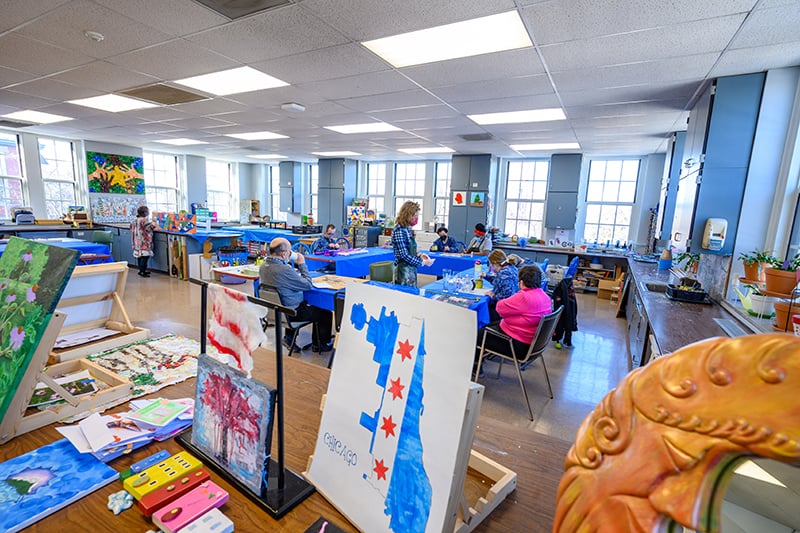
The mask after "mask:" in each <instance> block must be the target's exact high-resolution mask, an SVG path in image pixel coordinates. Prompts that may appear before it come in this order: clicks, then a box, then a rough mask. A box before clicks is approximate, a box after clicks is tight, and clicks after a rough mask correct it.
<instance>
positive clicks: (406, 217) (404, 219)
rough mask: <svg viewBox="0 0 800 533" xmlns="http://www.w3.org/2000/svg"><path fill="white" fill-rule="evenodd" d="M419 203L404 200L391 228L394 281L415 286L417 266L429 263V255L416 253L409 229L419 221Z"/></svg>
mask: <svg viewBox="0 0 800 533" xmlns="http://www.w3.org/2000/svg"><path fill="white" fill-rule="evenodd" d="M419 209H420V208H419V204H418V203H416V202H412V201H411V200H409V201H407V202H405V203H404V204H403V205H402V207H400V211H399V212H398V213H397V218H396V220H395V227H394V230H392V248H393V249H394V283H395V284H397V285H410V286H412V287H416V286H417V268H419V267H421V266H423V265H425V266H428V265H430V264H431V263H432V262H433V261H431V259H430V257H428V256H427V255H425V254H419V253H417V241H416V240H415V239H414V232H413V231H412V230H411V228H412V227H414V226H415V225H416V224H417V222H418V221H419Z"/></svg>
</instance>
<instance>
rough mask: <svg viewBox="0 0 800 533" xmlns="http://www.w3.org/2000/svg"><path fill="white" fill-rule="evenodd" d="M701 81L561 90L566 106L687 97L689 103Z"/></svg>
mask: <svg viewBox="0 0 800 533" xmlns="http://www.w3.org/2000/svg"><path fill="white" fill-rule="evenodd" d="M699 85H700V82H696V81H694V82H688V81H687V82H684V83H672V84H647V83H643V84H640V85H634V86H630V87H612V88H598V89H596V90H594V91H585V90H584V91H575V92H560V93H559V95H560V96H561V100H562V102H564V105H565V106H579V105H597V104H612V103H617V102H640V101H656V100H670V99H679V98H683V99H685V101H686V103H687V104H688V103H689V100H690V99H691V97H692V96H693V95H694V94H695V91H697V88H698V87H699Z"/></svg>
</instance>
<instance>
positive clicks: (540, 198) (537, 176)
mask: <svg viewBox="0 0 800 533" xmlns="http://www.w3.org/2000/svg"><path fill="white" fill-rule="evenodd" d="M550 164H551V163H550V159H542V158H535V159H533V158H532V159H511V160H508V161H507V162H506V166H505V171H506V176H505V178H506V179H505V192H504V194H503V198H504V210H503V231H504V232H505V233H509V234H511V235H517V236H519V237H528V238H531V237H533V238H537V239H542V238H544V220H545V213H544V211H545V206H546V203H547V190H548V185H549V181H550ZM517 165H519V171H518V172H514V174H515V175H518V176H519V179H513V178H512V170H514V169H513V168H512V167H515V166H517ZM529 166H532V169H531V170H532V172H533V173H532V174H531V175H530V178H532V179H528V180H526V176H525V174H524V172H525V170H526V169H527V168H528V167H529ZM542 176H543V177H542ZM512 182H513V183H518V186H517V187H516V192H514V191H512ZM527 182H530V183H531V184H532V186H531V194H530V196H531V197H530V198H523V197H522V196H521V194H522V187H523V184H525V183H527ZM537 184H538V185H537ZM538 188H541V192H539V191H538V190H537V189H538ZM512 192H513V197H511V198H509V194H510V193H512ZM514 204H516V205H517V208H518V209H517V213H516V216H514V217H512V218H509V210H510V208H511V207H513V206H514ZM523 206H527V212H528V215H527V216H524V217H523V216H520V213H521V212H524V211H521V210H520V209H519V208H520V207H523ZM534 209H535V210H537V211H538V212H539V213H540V218H533V217H532V213H533V211H534ZM512 221H513V223H512ZM522 222H525V223H526V224H525V229H524V231H523V232H521V231H520V229H521V226H520V223H522ZM537 225H538V235H534V233H536V227H537Z"/></svg>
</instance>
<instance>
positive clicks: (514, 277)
mask: <svg viewBox="0 0 800 533" xmlns="http://www.w3.org/2000/svg"><path fill="white" fill-rule="evenodd" d="M487 259H488V263H489V273H488V274H481V275H482V276H483V277H484V278H486V280H487V281H489V283H491V284H492V292H490V293H487V296H488V297H489V320H491V321H492V322H497V321H499V320H500V315H499V314H497V310H496V306H497V302H499V301H500V300H505V299H506V298H508V297H510V296H512V295H513V294H515V293H516V292H517V291H518V290H519V268H518V265H520V264H522V263H523V262H524V261H525V260H524V259H522V258H521V257H520V256H518V255H516V254H511V255H509V256H506V253H505V252H504V251H503V250H494V251H492V253H490V254H489V257H488V258H487Z"/></svg>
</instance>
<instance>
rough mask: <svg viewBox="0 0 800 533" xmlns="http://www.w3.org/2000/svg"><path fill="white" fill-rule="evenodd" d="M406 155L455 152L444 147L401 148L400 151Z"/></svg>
mask: <svg viewBox="0 0 800 533" xmlns="http://www.w3.org/2000/svg"><path fill="white" fill-rule="evenodd" d="M399 151H400V152H403V153H404V154H411V155H419V154H452V153H453V152H455V150H453V149H452V148H446V147H444V146H432V147H430V148H401V149H400V150H399Z"/></svg>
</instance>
